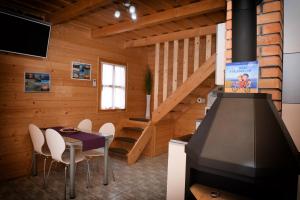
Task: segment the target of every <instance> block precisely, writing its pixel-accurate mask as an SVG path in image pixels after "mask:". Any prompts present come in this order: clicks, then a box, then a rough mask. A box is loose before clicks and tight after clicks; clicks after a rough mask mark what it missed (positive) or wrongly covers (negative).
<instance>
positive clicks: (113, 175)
mask: <svg viewBox="0 0 300 200" xmlns="http://www.w3.org/2000/svg"><path fill="white" fill-rule="evenodd" d="M109 161H110V166H109V168H110V171H111V175H112V178H113V181H116V179H115V174H114V170H113V168H112V160H111V159H109Z"/></svg>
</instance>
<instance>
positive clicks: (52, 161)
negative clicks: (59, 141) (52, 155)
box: [46, 160, 55, 180]
mask: <svg viewBox="0 0 300 200" xmlns="http://www.w3.org/2000/svg"><path fill="white" fill-rule="evenodd" d="M54 162H55V161H54V160H51V163H50V166H49V169H48V173H47V177H46V180H48V178H49V174H50V171H51V168H52V164H53V163H54Z"/></svg>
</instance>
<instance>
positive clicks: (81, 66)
mask: <svg viewBox="0 0 300 200" xmlns="http://www.w3.org/2000/svg"><path fill="white" fill-rule="evenodd" d="M71 78H72V79H75V80H91V64H86V63H81V62H72V71H71Z"/></svg>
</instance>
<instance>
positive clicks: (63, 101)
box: [0, 24, 147, 180]
mask: <svg viewBox="0 0 300 200" xmlns="http://www.w3.org/2000/svg"><path fill="white" fill-rule="evenodd" d="M48 53H49V54H48V58H47V59H40V58H34V57H28V56H22V55H15V54H4V53H0V65H1V66H5V69H6V70H4V68H3V67H1V68H0V72H1V74H2V75H3V78H2V79H0V94H1V98H0V109H1V113H0V171H1V172H2V173H3V174H5V176H1V177H0V180H4V179H11V178H15V177H18V176H24V175H28V174H29V172H30V164H31V151H32V144H31V141H30V137H29V134H28V124H29V123H34V124H36V125H38V126H39V127H51V126H58V125H62V126H68V127H70V126H76V125H77V123H78V122H79V121H80V120H82V119H84V118H90V119H91V120H92V121H93V130H94V131H97V130H98V129H99V127H100V126H101V125H102V124H103V123H105V122H112V123H114V124H115V125H116V126H117V127H118V126H119V122H120V121H121V120H123V119H124V118H127V117H142V116H144V107H145V91H144V74H145V72H146V64H147V60H146V59H147V58H146V57H143V54H142V53H140V51H139V50H134V49H131V50H129V49H128V50H124V49H122V47H121V46H117V45H116V44H115V43H114V42H112V43H108V42H107V43H106V42H103V41H98V40H93V39H91V38H90V36H89V32H84V31H82V29H80V30H77V29H76V28H75V27H74V26H70V24H64V25H58V26H53V27H52V32H51V38H50V44H49V52H48ZM136 56H138V57H139V59H136ZM98 57H101V58H103V59H106V60H112V61H115V62H117V63H119V62H122V63H127V69H128V71H127V72H128V73H127V75H128V87H127V96H128V98H127V109H126V111H99V112H98V111H97V105H98V102H97V98H98V94H97V87H93V86H92V82H91V81H78V80H71V62H72V61H82V62H87V63H90V64H92V78H97V64H98ZM24 71H28V72H49V73H50V74H51V90H50V92H48V93H25V92H24ZM97 84H99V81H98V82H97ZM12 146H13V147H14V148H8V147H12ZM8 150H9V151H8Z"/></svg>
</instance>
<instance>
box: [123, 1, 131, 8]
mask: <svg viewBox="0 0 300 200" xmlns="http://www.w3.org/2000/svg"><path fill="white" fill-rule="evenodd" d="M123 5H124V6H125V7H127V8H128V7H129V6H130V0H125V1H124V2H123Z"/></svg>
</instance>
